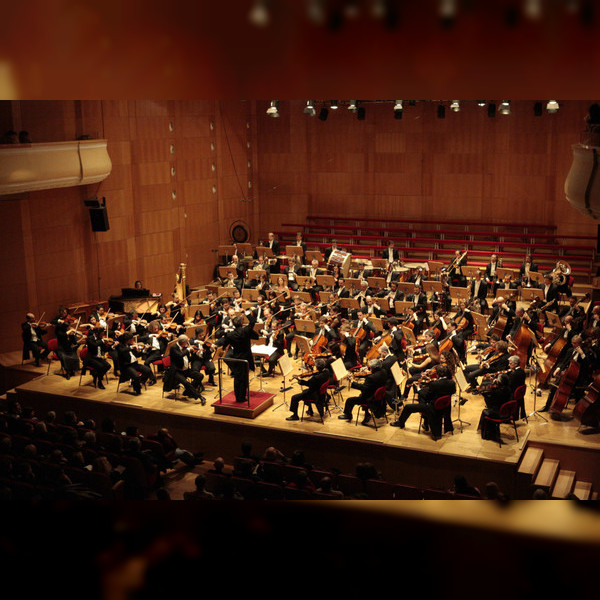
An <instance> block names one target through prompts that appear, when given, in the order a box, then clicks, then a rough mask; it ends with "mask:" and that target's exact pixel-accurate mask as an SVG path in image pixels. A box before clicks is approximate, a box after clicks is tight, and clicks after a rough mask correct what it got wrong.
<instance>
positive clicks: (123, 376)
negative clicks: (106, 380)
mask: <svg viewBox="0 0 600 600" xmlns="http://www.w3.org/2000/svg"><path fill="white" fill-rule="evenodd" d="M126 381H128V382H129V384H130V385H131V379H127V375H123V373H121V372H120V371H119V381H118V382H117V394H118V393H119V387H120V385H121V384H122V383H125V382H126ZM143 386H144V390H146V389H147V388H146V383H145V382H144V383H143Z"/></svg>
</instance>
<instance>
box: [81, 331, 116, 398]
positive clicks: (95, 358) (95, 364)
mask: <svg viewBox="0 0 600 600" xmlns="http://www.w3.org/2000/svg"><path fill="white" fill-rule="evenodd" d="M103 335H104V329H103V328H102V327H94V328H93V329H92V330H91V331H90V333H89V334H88V337H87V340H86V347H87V354H86V356H85V359H84V360H83V368H84V369H85V368H86V367H88V368H90V367H91V369H92V378H93V380H94V385H96V386H97V387H98V388H99V389H101V390H103V389H104V383H103V381H102V380H103V379H104V376H105V375H106V374H107V373H108V372H109V371H110V363H109V362H108V361H107V360H106V359H105V358H104V355H105V354H106V353H107V352H108V351H109V349H110V346H108V345H107V344H106V343H105V341H104V340H103V339H102V336H103Z"/></svg>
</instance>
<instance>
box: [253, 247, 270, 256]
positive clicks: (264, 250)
mask: <svg viewBox="0 0 600 600" xmlns="http://www.w3.org/2000/svg"><path fill="white" fill-rule="evenodd" d="M255 250H256V256H258V257H259V258H260V257H261V256H262V257H263V258H275V255H274V254H273V249H272V248H270V247H269V246H256V248H255Z"/></svg>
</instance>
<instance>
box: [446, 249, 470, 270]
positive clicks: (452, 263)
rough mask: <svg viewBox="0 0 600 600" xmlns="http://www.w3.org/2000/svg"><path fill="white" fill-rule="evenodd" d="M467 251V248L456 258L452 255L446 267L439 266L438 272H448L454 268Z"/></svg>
mask: <svg viewBox="0 0 600 600" xmlns="http://www.w3.org/2000/svg"><path fill="white" fill-rule="evenodd" d="M467 252H468V250H465V251H464V252H463V253H462V255H461V256H459V257H458V258H457V257H454V258H453V259H452V261H451V262H450V264H449V265H448V266H447V267H442V268H441V270H440V273H450V271H452V269H454V267H456V265H457V264H458V263H460V261H461V260H462V259H463V258H464V257H465V256H466V255H467Z"/></svg>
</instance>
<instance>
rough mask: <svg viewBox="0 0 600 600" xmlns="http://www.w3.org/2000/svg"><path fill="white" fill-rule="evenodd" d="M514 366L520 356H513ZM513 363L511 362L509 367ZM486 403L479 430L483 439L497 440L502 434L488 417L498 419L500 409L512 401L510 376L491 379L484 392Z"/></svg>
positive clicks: (499, 375) (497, 376)
mask: <svg viewBox="0 0 600 600" xmlns="http://www.w3.org/2000/svg"><path fill="white" fill-rule="evenodd" d="M515 358H516V359H517V360H516V361H514V360H513V361H512V362H513V364H518V363H519V357H518V356H511V359H515ZM510 364H511V361H509V365H510ZM523 374H524V373H523ZM482 395H483V399H484V401H485V408H484V409H483V411H482V412H481V417H480V418H479V424H478V426H477V429H478V430H480V431H481V439H483V440H497V439H498V436H499V434H500V431H499V426H498V424H497V423H493V422H490V421H488V420H487V419H486V417H491V418H498V417H499V416H500V407H501V406H502V405H503V404H505V403H506V402H508V401H509V400H510V399H511V390H510V387H509V376H508V374H507V373H504V372H502V373H499V374H497V375H496V376H494V377H493V378H492V377H490V378H489V383H488V384H487V385H486V387H485V390H484V391H482Z"/></svg>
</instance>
